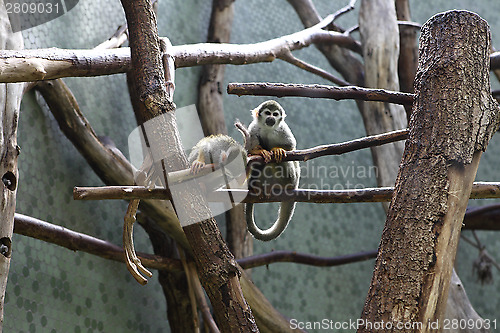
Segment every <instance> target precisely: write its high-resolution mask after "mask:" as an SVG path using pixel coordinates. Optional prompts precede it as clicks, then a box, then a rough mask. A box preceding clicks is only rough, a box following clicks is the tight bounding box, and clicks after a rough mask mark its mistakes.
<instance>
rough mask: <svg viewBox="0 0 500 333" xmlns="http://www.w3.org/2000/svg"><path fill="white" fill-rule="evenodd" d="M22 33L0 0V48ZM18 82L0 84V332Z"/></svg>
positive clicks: (14, 180) (11, 45) (18, 43)
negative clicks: (11, 22)
mask: <svg viewBox="0 0 500 333" xmlns="http://www.w3.org/2000/svg"><path fill="white" fill-rule="evenodd" d="M23 47H24V43H23V36H22V34H21V33H20V32H17V33H13V32H12V28H11V25H10V21H9V17H8V16H7V11H6V9H5V5H4V2H3V0H0V49H2V50H5V49H9V50H12V49H22V48H23ZM23 87H24V84H22V83H2V84H0V154H1V155H0V156H2V158H1V160H0V177H2V183H1V188H0V195H1V197H0V221H1V223H0V332H1V331H2V328H3V311H4V300H5V289H6V288H7V277H8V275H9V267H10V255H11V253H12V248H11V246H12V231H13V229H14V213H15V210H16V192H17V184H18V176H19V174H18V170H17V156H18V155H19V147H18V146H17V124H18V118H19V107H20V105H21V98H22V95H23Z"/></svg>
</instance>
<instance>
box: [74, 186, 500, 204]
mask: <svg viewBox="0 0 500 333" xmlns="http://www.w3.org/2000/svg"><path fill="white" fill-rule="evenodd" d="M393 191H394V188H393V187H376V188H362V189H345V190H317V189H299V190H289V191H284V192H282V193H280V194H270V193H262V194H260V195H254V194H252V193H249V191H248V190H218V191H215V192H212V193H211V195H210V197H209V198H208V200H209V201H210V202H223V201H227V196H228V194H229V193H231V195H232V196H233V197H234V198H238V199H241V202H243V203H245V202H252V203H262V202H280V201H295V202H307V203H353V202H389V201H391V198H392V194H393ZM73 197H74V199H75V200H121V199H150V200H168V199H169V198H170V195H169V192H168V191H167V190H165V189H161V188H156V189H153V190H151V189H148V188H146V187H143V186H101V187H75V188H74V189H73ZM494 198H500V183H498V182H475V183H474V184H473V185H472V191H471V194H470V199H494Z"/></svg>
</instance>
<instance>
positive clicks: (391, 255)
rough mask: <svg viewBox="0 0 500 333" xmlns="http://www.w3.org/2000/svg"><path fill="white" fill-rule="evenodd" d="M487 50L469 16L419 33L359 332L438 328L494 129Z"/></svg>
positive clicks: (481, 24) (476, 20) (438, 21)
mask: <svg viewBox="0 0 500 333" xmlns="http://www.w3.org/2000/svg"><path fill="white" fill-rule="evenodd" d="M489 49H490V31H489V27H488V24H487V23H486V22H485V21H484V20H482V19H481V18H480V17H478V16H477V15H476V14H474V13H471V12H467V11H449V12H445V13H442V14H438V15H436V16H434V17H433V18H431V19H430V20H429V21H428V22H427V23H426V24H425V25H424V26H423V27H422V34H421V37H420V45H419V51H420V58H419V65H418V71H417V76H416V84H415V93H416V99H415V104H414V106H413V113H412V117H411V121H410V134H409V138H408V141H407V142H406V147H405V151H404V155H403V160H402V162H401V165H400V170H399V174H398V177H397V180H396V187H395V192H394V195H393V197H392V201H391V205H390V208H389V211H388V215H387V220H386V224H385V227H384V231H383V234H382V240H381V243H380V247H379V253H378V257H377V261H376V264H375V269H374V273H373V278H372V282H371V286H370V290H369V292H368V296H367V298H366V302H365V306H364V309H363V313H362V317H361V320H360V323H361V326H360V327H358V332H372V331H374V330H377V329H381V331H384V332H396V331H398V332H400V331H405V332H424V331H425V332H439V331H441V330H442V329H443V326H442V319H443V315H444V311H445V308H446V300H447V297H448V287H449V283H450V277H451V273H452V269H453V263H454V260H455V254H456V250H457V245H458V240H459V237H460V230H461V228H462V221H463V217H464V214H465V209H466V206H467V201H468V198H469V195H470V191H471V187H472V182H473V180H474V177H475V175H476V170H477V166H478V164H479V159H480V157H481V153H482V151H484V150H485V149H486V146H487V144H488V141H489V139H490V138H491V136H492V135H493V133H494V132H495V131H496V129H497V128H498V114H499V112H498V104H497V103H496V102H495V101H493V99H492V98H491V96H490V82H489ZM374 325H378V326H376V327H377V328H375V327H374ZM381 325H382V326H381ZM401 325H406V326H403V327H401Z"/></svg>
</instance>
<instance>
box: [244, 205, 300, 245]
mask: <svg viewBox="0 0 500 333" xmlns="http://www.w3.org/2000/svg"><path fill="white" fill-rule="evenodd" d="M253 210H254V209H253V203H248V204H246V220H247V227H248V231H250V233H251V234H252V235H253V236H254V237H255V238H257V239H258V240H261V241H270V240H273V239H275V238H276V237H278V236H279V235H281V233H282V232H283V231H284V230H285V229H286V227H287V226H288V222H290V220H291V219H292V216H293V211H294V210H295V202H294V201H283V202H281V204H280V209H279V211H278V219H277V220H276V222H274V224H273V226H272V227H270V228H269V229H267V230H262V229H260V228H259V227H258V226H257V224H256V223H255V219H254V211H253Z"/></svg>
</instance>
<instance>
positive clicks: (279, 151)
mask: <svg viewBox="0 0 500 333" xmlns="http://www.w3.org/2000/svg"><path fill="white" fill-rule="evenodd" d="M271 151H272V152H273V156H274V159H275V160H276V162H277V163H280V162H281V161H282V160H283V159H284V158H285V157H286V150H285V149H283V148H279V147H275V148H273V149H271Z"/></svg>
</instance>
